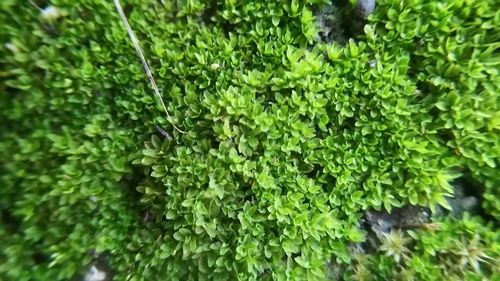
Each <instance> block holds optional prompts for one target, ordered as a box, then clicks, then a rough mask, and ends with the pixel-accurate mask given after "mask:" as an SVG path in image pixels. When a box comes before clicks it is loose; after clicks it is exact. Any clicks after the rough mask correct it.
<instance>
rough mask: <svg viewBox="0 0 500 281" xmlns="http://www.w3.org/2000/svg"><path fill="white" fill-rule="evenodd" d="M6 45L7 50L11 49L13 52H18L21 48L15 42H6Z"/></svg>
mask: <svg viewBox="0 0 500 281" xmlns="http://www.w3.org/2000/svg"><path fill="white" fill-rule="evenodd" d="M4 46H5V48H6V49H7V50H10V51H11V52H13V53H17V52H18V51H19V48H17V46H16V45H15V44H14V43H11V42H9V43H5V45H4Z"/></svg>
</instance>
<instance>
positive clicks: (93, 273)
mask: <svg viewBox="0 0 500 281" xmlns="http://www.w3.org/2000/svg"><path fill="white" fill-rule="evenodd" d="M104 280H106V272H104V271H101V270H99V269H98V268H97V267H96V266H95V265H93V266H91V267H90V268H89V270H88V271H87V274H85V278H84V279H83V281H104Z"/></svg>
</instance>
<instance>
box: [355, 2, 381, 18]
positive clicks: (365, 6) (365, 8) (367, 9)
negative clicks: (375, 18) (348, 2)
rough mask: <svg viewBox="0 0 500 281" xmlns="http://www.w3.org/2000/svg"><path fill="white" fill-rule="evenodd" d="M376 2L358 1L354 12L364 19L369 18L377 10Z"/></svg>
mask: <svg viewBox="0 0 500 281" xmlns="http://www.w3.org/2000/svg"><path fill="white" fill-rule="evenodd" d="M375 2H376V0H358V2H357V3H356V7H354V11H355V12H356V14H357V15H358V16H360V17H362V18H366V17H368V16H369V15H370V14H371V13H373V10H375Z"/></svg>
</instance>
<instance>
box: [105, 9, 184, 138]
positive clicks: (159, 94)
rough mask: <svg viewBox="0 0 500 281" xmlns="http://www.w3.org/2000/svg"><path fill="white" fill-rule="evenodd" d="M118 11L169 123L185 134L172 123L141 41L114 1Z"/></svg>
mask: <svg viewBox="0 0 500 281" xmlns="http://www.w3.org/2000/svg"><path fill="white" fill-rule="evenodd" d="M114 2H115V6H116V10H117V11H118V14H120V18H121V19H122V21H123V24H124V25H125V29H126V30H127V32H128V35H129V37H130V39H131V40H132V43H133V44H134V47H135V51H136V52H137V55H138V56H139V58H140V59H141V63H142V66H143V68H144V71H145V72H146V75H147V76H148V79H149V82H150V83H151V88H153V91H154V93H155V95H156V97H157V98H158V99H159V100H160V103H161V106H162V107H163V110H164V111H165V113H166V114H167V117H168V121H169V122H170V124H172V126H174V128H175V129H176V130H177V131H179V132H180V133H183V134H184V133H185V132H184V131H183V130H181V129H179V128H178V127H177V126H176V125H175V124H174V122H172V117H170V114H169V113H168V110H167V106H166V105H165V102H163V97H162V95H161V93H160V90H158V86H156V81H155V79H154V77H153V74H152V73H151V70H150V69H149V65H148V62H147V61H146V58H145V57H144V53H143V52H142V49H141V47H140V46H139V41H138V40H137V37H135V34H134V32H133V31H132V28H131V27H130V24H129V23H128V20H127V17H126V16H125V13H124V12H123V9H122V6H121V5H120V1H119V0H114Z"/></svg>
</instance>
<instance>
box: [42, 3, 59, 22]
mask: <svg viewBox="0 0 500 281" xmlns="http://www.w3.org/2000/svg"><path fill="white" fill-rule="evenodd" d="M41 13H42V18H43V19H45V20H55V19H57V18H59V17H60V16H61V13H60V12H59V9H58V8H56V7H54V6H47V7H45V8H43V9H42V10H41Z"/></svg>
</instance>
